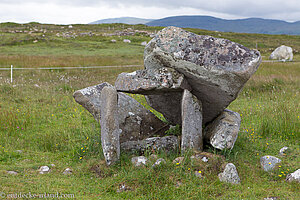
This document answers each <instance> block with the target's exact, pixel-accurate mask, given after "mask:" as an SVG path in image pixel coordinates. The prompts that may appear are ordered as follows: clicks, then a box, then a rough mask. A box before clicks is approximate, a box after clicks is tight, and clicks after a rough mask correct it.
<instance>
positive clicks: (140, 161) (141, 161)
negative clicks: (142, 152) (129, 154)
mask: <svg viewBox="0 0 300 200" xmlns="http://www.w3.org/2000/svg"><path fill="white" fill-rule="evenodd" d="M131 163H132V164H133V165H134V166H135V167H140V166H145V165H146V164H147V163H148V159H147V158H146V157H145V156H138V157H133V158H132V159H131Z"/></svg>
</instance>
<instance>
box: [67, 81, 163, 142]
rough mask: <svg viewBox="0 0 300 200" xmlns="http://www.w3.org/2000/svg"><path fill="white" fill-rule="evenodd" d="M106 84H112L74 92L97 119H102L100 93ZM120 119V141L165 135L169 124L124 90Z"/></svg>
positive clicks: (120, 98) (119, 112)
mask: <svg viewBox="0 0 300 200" xmlns="http://www.w3.org/2000/svg"><path fill="white" fill-rule="evenodd" d="M105 86H111V85H110V84H109V83H102V84H99V85H95V86H91V87H87V88H84V89H82V90H78V91H76V92H75V93H74V94H73V96H74V98H75V101H76V102H77V103H79V104H80V105H82V106H83V107H84V108H86V109H87V110H88V111H89V112H90V113H91V114H92V115H93V116H94V118H95V120H96V121H100V105H101V98H100V95H101V91H102V89H103V88H104V87H105ZM118 121H119V127H120V129H121V130H122V133H121V135H120V142H125V141H130V140H143V139H145V138H149V137H152V136H154V135H160V136H163V135H164V132H165V131H166V130H167V129H168V126H166V125H165V124H164V123H163V122H162V121H161V120H160V119H158V118H157V117H156V116H155V115H154V114H153V113H151V112H150V111H149V110H147V109H146V108H145V107H144V106H142V105H141V104H140V103H139V102H137V101H136V100H135V99H133V98H132V97H130V96H128V95H126V94H124V93H122V92H118Z"/></svg>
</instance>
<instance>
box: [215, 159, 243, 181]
mask: <svg viewBox="0 0 300 200" xmlns="http://www.w3.org/2000/svg"><path fill="white" fill-rule="evenodd" d="M218 176H219V179H220V181H221V182H227V183H232V184H239V183H240V182H241V180H240V177H239V175H238V172H237V170H236V167H235V165H234V164H232V163H228V164H227V165H226V166H225V169H224V171H223V172H222V173H220V174H219V175H218Z"/></svg>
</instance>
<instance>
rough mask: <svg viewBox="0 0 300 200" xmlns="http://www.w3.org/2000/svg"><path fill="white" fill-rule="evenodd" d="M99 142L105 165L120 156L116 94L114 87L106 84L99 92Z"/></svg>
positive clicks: (117, 159) (112, 162)
mask: <svg viewBox="0 0 300 200" xmlns="http://www.w3.org/2000/svg"><path fill="white" fill-rule="evenodd" d="M100 110H101V113H100V118H101V120H100V125H101V143H102V149H103V154H104V157H105V161H106V164H107V165H113V164H115V163H116V162H118V161H119V158H120V139H119V138H120V134H121V132H122V130H121V129H120V128H119V121H118V118H117V116H118V94H117V91H116V89H115V88H114V87H111V86H106V87H104V88H103V89H102V92H101V105H100Z"/></svg>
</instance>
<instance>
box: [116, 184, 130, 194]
mask: <svg viewBox="0 0 300 200" xmlns="http://www.w3.org/2000/svg"><path fill="white" fill-rule="evenodd" d="M128 190H132V189H131V188H130V187H129V186H127V185H126V184H125V183H121V184H120V185H119V189H117V192H118V193H120V192H125V191H128Z"/></svg>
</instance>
